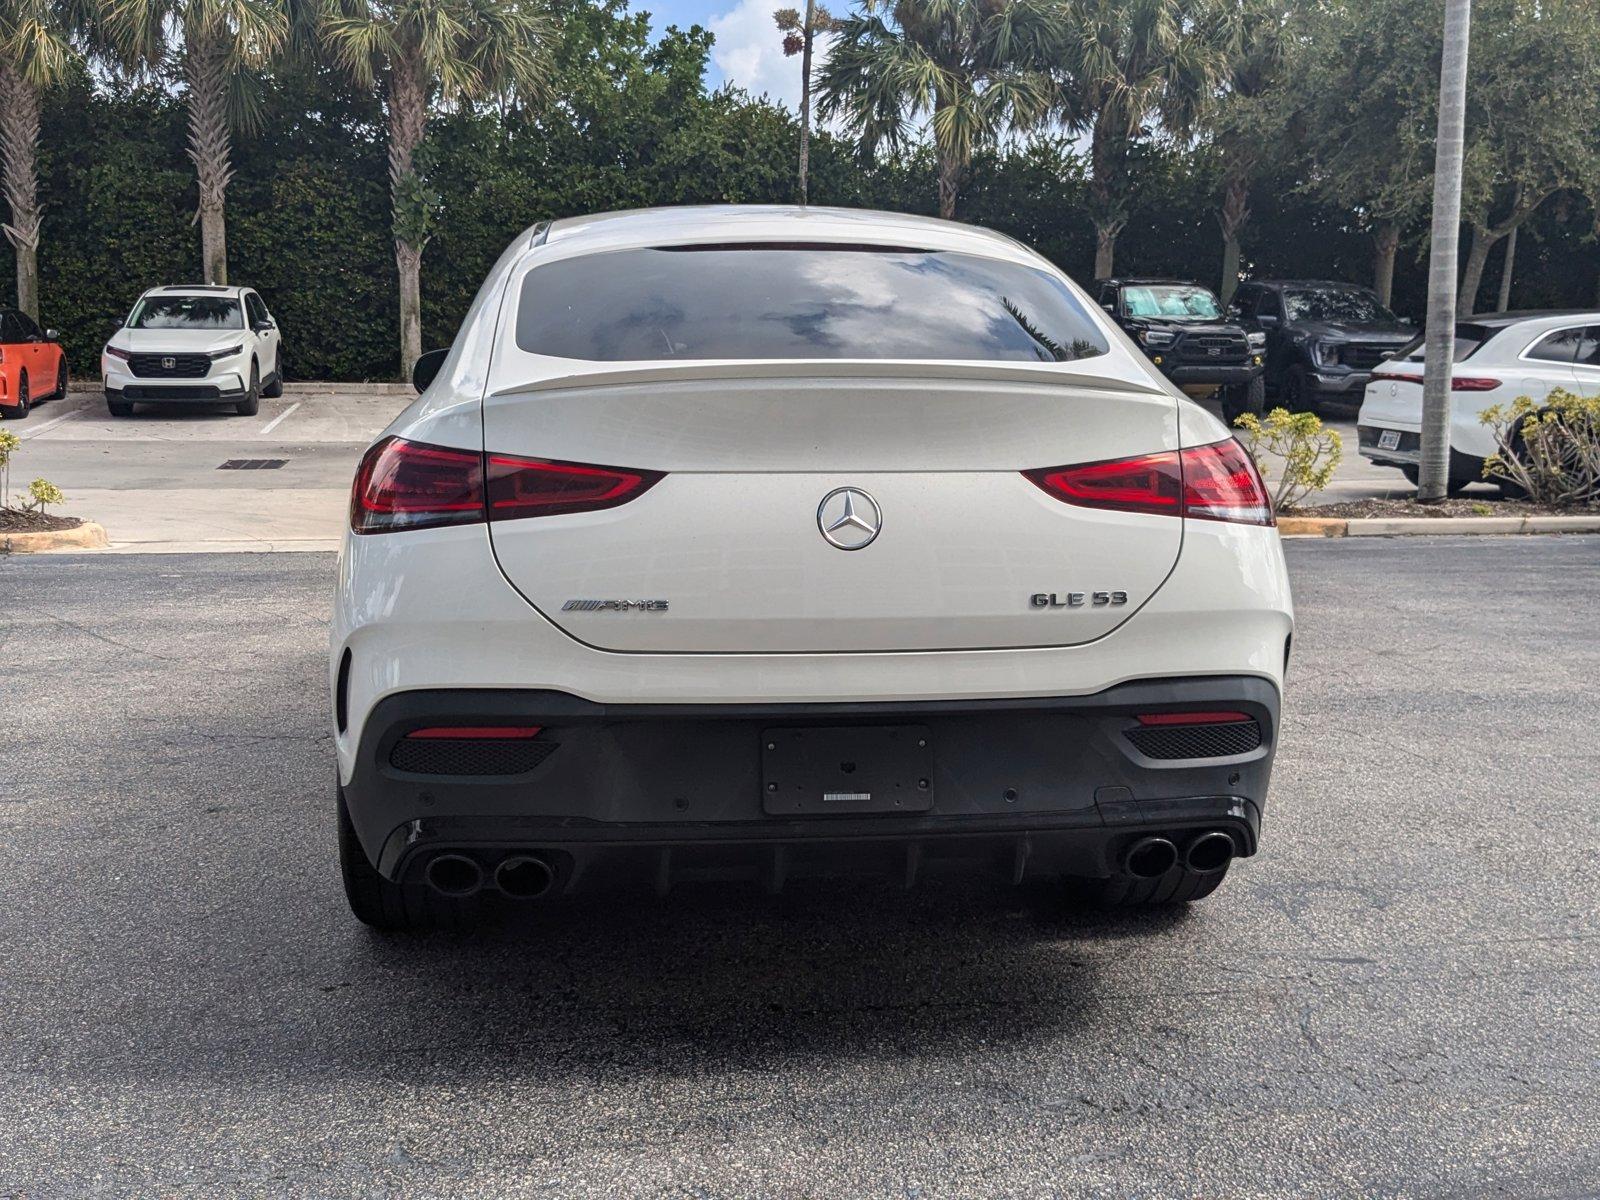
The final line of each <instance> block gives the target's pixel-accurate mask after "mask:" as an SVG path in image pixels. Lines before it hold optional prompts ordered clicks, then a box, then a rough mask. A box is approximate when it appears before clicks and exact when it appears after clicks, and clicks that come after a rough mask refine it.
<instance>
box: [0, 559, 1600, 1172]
mask: <svg viewBox="0 0 1600 1200" xmlns="http://www.w3.org/2000/svg"><path fill="white" fill-rule="evenodd" d="M1288 553H1289V558H1290V563H1291V570H1292V574H1293V577H1294V584H1295V588H1296V592H1297V601H1298V605H1299V621H1300V624H1299V629H1298V632H1297V635H1296V639H1295V662H1294V665H1293V668H1292V671H1291V676H1292V678H1291V681H1290V688H1291V690H1290V694H1289V697H1288V702H1287V707H1286V725H1285V730H1284V740H1283V743H1282V746H1281V749H1280V753H1279V758H1278V766H1277V773H1276V778H1275V780H1274V786H1273V792H1272V797H1271V803H1270V806H1269V809H1268V813H1267V821H1266V827H1265V831H1264V845H1263V852H1262V853H1261V854H1260V855H1259V856H1258V857H1257V858H1255V859H1254V860H1251V861H1249V862H1247V863H1244V864H1242V865H1240V866H1238V867H1237V868H1236V869H1235V871H1234V872H1233V876H1232V877H1231V878H1230V879H1229V880H1228V881H1227V882H1226V883H1225V884H1224V886H1223V887H1222V889H1221V890H1220V891H1219V892H1218V893H1217V894H1216V896H1214V897H1212V898H1211V899H1210V900H1208V901H1206V902H1203V903H1201V904H1199V905H1196V906H1194V908H1193V909H1191V910H1189V911H1187V912H1180V913H1174V914H1166V915H1148V914H1144V915H1138V914H1136V915H1127V916H1105V915H1099V914H1090V913H1084V912H1075V911H1072V910H1070V909H1065V910H1063V909H1058V908H1056V907H1054V906H1052V905H1050V904H1049V903H1047V902H1046V901H1045V900H1044V899H1043V898H1042V897H1039V896H1026V897H1023V896H1019V895H1018V894H1016V893H1014V892H1012V891H1010V890H1009V889H1006V888H1003V887H1001V886H999V885H995V884H990V883H987V882H984V881H973V880H953V881H950V882H949V883H947V884H945V885H943V886H929V887H924V888H923V889H922V890H919V891H917V892H914V893H911V894H905V893H902V892H899V891H897V890H895V889H894V888H892V887H890V886H888V885H882V884H875V883H868V882H854V881H844V882H838V883H831V884H827V885H814V886H810V887H807V888H804V889H802V890H799V891H794V892H789V893H785V894H784V895H783V896H781V897H776V898H769V897H766V896H763V895H760V894H758V893H756V892H755V891H754V890H753V889H746V888H743V887H736V886H734V885H723V886H721V887H707V888H704V889H701V890H695V891H679V892H675V893H674V894H673V895H672V896H670V897H668V898H667V899H665V900H655V899H639V898H630V897H613V898H610V899H605V900H597V901H589V902H586V903H584V904H582V905H575V906H571V907H551V908H545V909H537V908H535V909H532V910H530V912H529V913H528V915H527V919H526V920H525V921H523V922H521V923H517V924H513V925H511V926H507V927H498V928H490V929H485V930H480V931H477V932H474V933H470V934H459V935H443V934H439V935H428V936H413V937H384V936H377V935H374V934H371V933H369V932H368V931H366V930H365V929H363V928H362V927H360V926H358V925H357V924H355V923H354V921H353V920H352V919H351V918H350V916H349V915H348V913H347V912H346V910H345V907H344V902H343V898H342V896H341V895H340V893H339V887H338V882H337V875H336V867H335V862H334V852H333V842H332V808H331V797H330V781H331V775H332V760H331V754H330V750H329V744H328V733H327V729H326V716H325V713H324V708H325V703H324V698H323V694H324V678H325V676H324V638H325V623H326V619H327V614H328V606H329V596H330V592H331V589H332V586H333V578H332V575H333V559H332V558H331V557H330V556H327V555H320V554H293V555H181V556H171V555H168V556H159V555H128V556H116V555H100V556H36V557H31V558H30V557H25V556H24V557H13V558H9V559H0V614H3V615H0V622H3V624H0V630H3V641H0V694H3V695H4V696H5V697H6V700H7V704H6V719H7V732H6V734H5V740H4V750H3V752H0V823H3V837H0V964H3V966H0V1014H3V1016H0V1196H6V1197H22V1196H25V1197H81V1196H127V1195H157V1194H159V1195H163V1196H204V1197H213V1196H263V1195H295V1196H299V1195H312V1196H388V1195H407V1196H487V1197H501V1196H559V1197H589V1196H595V1197H612V1196H674V1197H704V1198H708V1200H722V1198H730V1200H731V1198H734V1197H783V1198H800V1197H830V1198H831V1197H895V1198H898V1200H912V1198H915V1200H934V1198H941V1197H1039V1198H1045V1197H1078V1196H1118V1197H1166V1196H1193V1197H1323V1196H1328V1197H1335V1196H1337V1197H1362V1198H1369V1197H1419V1198H1421V1197H1443V1196H1464V1197H1476V1196H1484V1197H1487V1196H1515V1197H1543V1198H1556V1197H1578V1196H1592V1195H1595V1194H1596V1193H1597V1192H1600V1071H1597V1067H1600V917H1597V913H1596V901H1595V897H1596V895H1597V894H1600V853H1597V850H1600V805H1597V804H1596V801H1595V796H1596V788H1595V779H1596V774H1597V770H1596V768H1597V766H1600V741H1597V739H1596V737H1595V733H1594V713H1595V708H1596V705H1595V701H1596V682H1595V681H1596V680H1597V679H1600V642H1597V640H1596V638H1595V636H1594V598H1595V596H1596V594H1597V584H1600V539H1596V538H1582V537H1571V538H1555V537H1547V538H1506V539H1501V538H1476V539H1460V538H1442V537H1441V538H1428V539H1422V540H1417V539H1411V540H1380V539H1370V540H1369V539H1361V540H1352V541H1341V542H1310V543H1307V542H1301V543H1294V544H1291V545H1290V546H1289V547H1288Z"/></svg>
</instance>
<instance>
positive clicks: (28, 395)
mask: <svg viewBox="0 0 1600 1200" xmlns="http://www.w3.org/2000/svg"><path fill="white" fill-rule="evenodd" d="M56 337H57V334H56V331H55V330H54V329H46V330H45V331H44V332H43V333H41V332H40V331H39V327H38V326H37V325H35V324H34V323H33V318H32V317H30V316H28V314H27V313H25V312H19V311H18V310H17V309H14V308H0V417H6V418H9V419H12V420H15V419H16V418H18V417H25V416H27V415H28V410H29V409H30V408H32V407H33V405H34V404H35V403H36V402H37V401H40V400H57V399H60V398H62V397H64V396H65V395H66V394H67V356H66V354H65V352H63V351H62V349H61V346H60V344H59V343H58V342H57V341H56Z"/></svg>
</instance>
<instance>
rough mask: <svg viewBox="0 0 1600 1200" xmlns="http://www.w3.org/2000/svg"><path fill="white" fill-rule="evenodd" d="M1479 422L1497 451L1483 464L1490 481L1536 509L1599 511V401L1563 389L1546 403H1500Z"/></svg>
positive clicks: (1528, 400) (1522, 399)
mask: <svg viewBox="0 0 1600 1200" xmlns="http://www.w3.org/2000/svg"><path fill="white" fill-rule="evenodd" d="M1480 419H1481V420H1482V421H1483V423H1484V424H1485V425H1487V426H1489V428H1490V429H1491V430H1493V432H1494V441H1495V445H1496V447H1498V449H1497V450H1496V451H1495V453H1493V454H1491V455H1490V456H1489V458H1488V460H1487V461H1485V463H1484V464H1483V475H1484V478H1485V479H1491V480H1494V481H1495V482H1496V483H1499V484H1501V485H1502V487H1506V490H1507V491H1509V492H1512V493H1520V494H1521V495H1523V496H1526V497H1527V498H1528V499H1529V500H1532V501H1533V502H1534V503H1536V504H1548V505H1550V506H1551V507H1553V508H1596V507H1600V396H1579V395H1575V394H1574V393H1572V392H1569V391H1566V390H1564V389H1560V388H1558V389H1557V390H1555V391H1553V392H1551V393H1550V394H1549V395H1548V396H1546V397H1545V398H1544V399H1543V400H1542V401H1536V400H1534V399H1533V398H1532V397H1530V396H1518V397H1517V398H1516V399H1515V400H1514V401H1512V402H1511V403H1510V404H1496V405H1495V406H1494V407H1492V408H1486V409H1484V411H1483V412H1482V413H1481V414H1480ZM1507 485H1509V486H1508V487H1507Z"/></svg>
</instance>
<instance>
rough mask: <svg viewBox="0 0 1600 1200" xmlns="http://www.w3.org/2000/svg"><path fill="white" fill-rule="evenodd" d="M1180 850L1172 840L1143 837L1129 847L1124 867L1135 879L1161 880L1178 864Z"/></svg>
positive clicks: (1124, 856)
mask: <svg viewBox="0 0 1600 1200" xmlns="http://www.w3.org/2000/svg"><path fill="white" fill-rule="evenodd" d="M1177 861H1178V848H1177V847H1176V846H1175V845H1173V844H1172V841H1171V839H1170V838H1164V837H1142V838H1140V839H1139V840H1138V841H1137V842H1135V843H1134V844H1133V845H1131V846H1129V847H1128V852H1127V854H1125V855H1123V858H1122V867H1123V870H1125V871H1127V872H1128V874H1129V875H1132V876H1133V877H1134V878H1135V879H1159V878H1160V877H1161V876H1163V875H1165V874H1166V873H1167V872H1168V871H1170V870H1172V868H1173V867H1174V866H1175V865H1176V864H1177Z"/></svg>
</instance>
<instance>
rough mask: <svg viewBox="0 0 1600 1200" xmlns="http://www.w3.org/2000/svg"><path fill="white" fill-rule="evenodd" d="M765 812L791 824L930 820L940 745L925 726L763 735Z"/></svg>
mask: <svg viewBox="0 0 1600 1200" xmlns="http://www.w3.org/2000/svg"><path fill="white" fill-rule="evenodd" d="M761 807H762V811H764V812H765V813H767V815H769V816H785V817H793V816H828V815H837V814H850V813H854V814H859V813H922V812H927V811H928V810H929V809H931V808H932V807H933V738H932V737H931V736H930V735H929V733H928V727H927V726H925V725H841V726H828V727H817V726H807V727H798V728H796V727H791V728H772V729H766V730H763V731H762V734H761Z"/></svg>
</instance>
